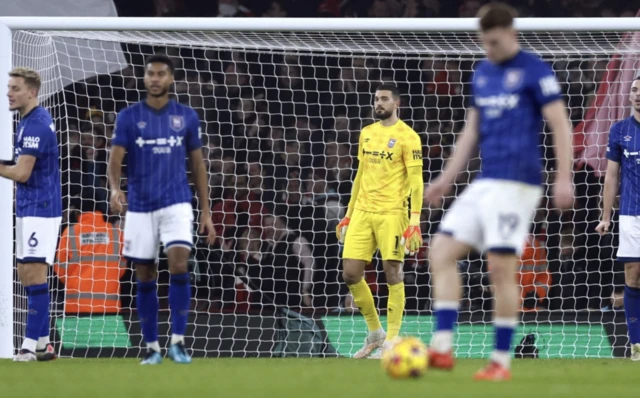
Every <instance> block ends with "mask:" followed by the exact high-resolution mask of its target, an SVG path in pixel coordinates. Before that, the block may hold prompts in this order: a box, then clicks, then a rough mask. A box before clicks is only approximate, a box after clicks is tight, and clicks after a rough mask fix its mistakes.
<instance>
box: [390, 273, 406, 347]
mask: <svg viewBox="0 0 640 398" xmlns="http://www.w3.org/2000/svg"><path fill="white" fill-rule="evenodd" d="M388 286H389V301H388V303H387V341H391V340H393V339H394V338H396V337H397V336H398V333H400V327H401V326H402V314H403V313H404V282H400V283H398V284H395V285H388Z"/></svg>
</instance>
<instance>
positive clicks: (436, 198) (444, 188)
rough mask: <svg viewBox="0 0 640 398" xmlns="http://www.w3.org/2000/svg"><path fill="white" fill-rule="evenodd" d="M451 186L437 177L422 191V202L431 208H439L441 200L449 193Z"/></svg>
mask: <svg viewBox="0 0 640 398" xmlns="http://www.w3.org/2000/svg"><path fill="white" fill-rule="evenodd" d="M450 189H451V184H450V183H448V182H447V181H445V180H444V178H442V177H438V178H436V179H435V180H433V182H432V183H430V184H428V186H427V188H426V189H425V190H424V201H425V202H426V203H428V204H429V205H431V206H434V207H440V204H441V203H442V198H444V196H445V195H446V194H448V193H449V190H450Z"/></svg>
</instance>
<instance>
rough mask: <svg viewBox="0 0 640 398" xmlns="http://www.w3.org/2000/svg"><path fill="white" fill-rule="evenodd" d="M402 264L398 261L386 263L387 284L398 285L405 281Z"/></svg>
mask: <svg viewBox="0 0 640 398" xmlns="http://www.w3.org/2000/svg"><path fill="white" fill-rule="evenodd" d="M401 265H402V263H401V262H398V261H389V262H385V263H384V276H385V277H386V278H387V284H389V285H397V284H398V283H400V282H402V281H403V275H402V267H401Z"/></svg>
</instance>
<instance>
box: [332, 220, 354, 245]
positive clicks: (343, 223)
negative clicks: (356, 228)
mask: <svg viewBox="0 0 640 398" xmlns="http://www.w3.org/2000/svg"><path fill="white" fill-rule="evenodd" d="M350 222H351V219H350V218H349V217H345V218H343V219H342V220H340V223H339V224H338V226H337V227H336V237H337V238H338V242H340V243H342V244H344V237H345V236H347V227H348V226H349V223H350Z"/></svg>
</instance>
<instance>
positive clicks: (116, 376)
mask: <svg viewBox="0 0 640 398" xmlns="http://www.w3.org/2000/svg"><path fill="white" fill-rule="evenodd" d="M484 363H485V361H482V360H460V361H458V364H457V367H456V369H455V370H454V371H453V372H437V371H429V372H427V374H426V375H425V376H424V377H423V378H421V379H417V380H392V379H389V378H388V377H387V376H386V375H385V374H384V373H383V372H382V370H381V368H380V364H379V361H376V360H361V361H356V360H352V359H346V358H344V359H342V358H341V359H302V358H300V359H295V358H286V359H254V358H247V359H226V358H225V359H196V360H194V362H193V364H191V365H176V364H174V363H172V362H171V361H169V360H165V362H164V363H163V364H162V365H159V366H146V367H143V366H140V365H139V364H138V361H137V360H133V359H58V360H56V361H54V362H50V363H14V362H11V361H8V360H2V361H0V396H1V397H3V398H19V397H20V398H30V397H64V398H75V397H78V398H80V397H82V398H125V397H150V398H162V397H171V398H195V397H207V398H213V397H224V398H227V397H229V398H231V397H247V398H258V397H269V398H288V397H296V398H315V397H322V398H342V397H344V398H359V397H363V398H377V397H382V398H385V397H389V398H394V397H398V398H413V397H416V398H419V397H420V398H433V397H461V398H466V397H473V398H480V397H491V398H497V397H501V396H504V397H515V398H528V397H535V398H540V397H544V398H553V397H576V398H577V397H580V398H584V397H603V398H609V397H614V398H615V397H628V396H640V395H639V394H640V392H639V391H640V390H639V389H638V388H639V387H638V381H639V380H640V377H639V375H640V363H632V362H630V361H629V360H628V359H606V360H604V359H581V360H566V359H556V360H550V359H538V360H516V361H515V362H514V364H513V379H512V380H511V381H509V382H502V383H486V382H475V381H473V380H472V374H473V372H474V371H475V370H477V369H478V368H479V367H481V366H482V365H483V364H484Z"/></svg>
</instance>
